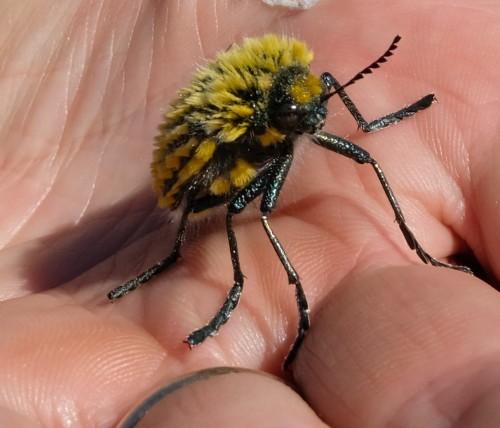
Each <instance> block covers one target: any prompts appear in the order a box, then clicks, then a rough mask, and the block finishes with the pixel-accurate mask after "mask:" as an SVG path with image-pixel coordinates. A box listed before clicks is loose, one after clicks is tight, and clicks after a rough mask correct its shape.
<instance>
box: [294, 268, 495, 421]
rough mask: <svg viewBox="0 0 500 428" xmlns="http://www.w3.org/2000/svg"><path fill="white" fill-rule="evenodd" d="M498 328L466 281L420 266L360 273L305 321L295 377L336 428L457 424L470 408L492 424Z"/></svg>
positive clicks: (486, 301) (470, 414) (485, 293)
mask: <svg viewBox="0 0 500 428" xmlns="http://www.w3.org/2000/svg"><path fill="white" fill-rule="evenodd" d="M499 323H500V299H499V297H498V293H497V292H496V291H495V290H493V289H492V288H490V287H489V286H487V285H485V284H482V283H481V282H480V281H478V280H477V279H475V278H474V277H472V276H469V275H465V274H461V273H457V272H451V271H448V270H445V269H437V268H425V267H411V268H390V269H384V270H380V271H377V272H372V273H365V274H363V275H360V276H358V277H355V278H352V279H350V280H349V281H346V282H345V283H344V284H343V286H340V287H339V288H338V289H336V291H335V293H333V294H332V295H331V296H330V298H329V299H328V300H327V301H326V303H325V305H324V307H323V308H322V309H321V310H320V311H319V313H318V314H317V316H316V317H314V318H313V323H312V330H311V332H310V334H309V336H308V337H307V338H306V341H305V342H304V346H303V349H302V350H301V352H299V356H298V359H297V361H296V364H295V367H294V373H295V377H296V380H297V382H298V383H299V385H300V387H301V388H302V390H303V391H304V394H305V397H306V399H307V400H308V402H309V403H310V404H311V406H312V407H313V408H314V409H315V410H316V411H317V412H318V413H319V414H321V415H322V416H323V417H324V420H325V421H326V422H327V423H329V424H332V425H334V426H338V427H344V426H345V427H347V426H348V427H351V428H352V427H366V426H389V425H390V426H426V427H433V426H443V424H452V423H456V424H459V423H460V422H463V421H464V420H465V419H466V418H475V417H478V415H479V414H480V413H481V412H479V411H478V409H484V411H485V412H488V414H481V417H488V418H491V420H497V421H498V420H499V418H500V410H499V409H500V406H496V407H495V406H492V405H491V400H493V401H494V402H498V396H499V394H500V367H499V364H498V362H499V360H500V340H499V339H498V325H499ZM495 396H496V397H497V398H496V399H495V398H494V397H495ZM488 403H490V405H488ZM470 422H471V421H470V420H469V425H468V426H480V424H479V425H478V424H474V423H470ZM481 426H482V425H481Z"/></svg>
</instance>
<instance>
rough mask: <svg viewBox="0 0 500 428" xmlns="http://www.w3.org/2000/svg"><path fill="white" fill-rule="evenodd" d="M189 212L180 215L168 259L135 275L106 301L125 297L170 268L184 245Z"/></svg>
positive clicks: (109, 295) (187, 210) (115, 290)
mask: <svg viewBox="0 0 500 428" xmlns="http://www.w3.org/2000/svg"><path fill="white" fill-rule="evenodd" d="M190 212H191V211H190V210H189V209H186V210H185V211H184V213H183V214H182V218H181V222H180V225H179V228H178V230H177V236H176V238H175V244H174V248H173V249H172V251H171V253H170V254H169V255H168V257H166V258H165V259H163V260H160V261H159V262H158V263H155V264H154V265H153V266H151V267H150V268H149V269H147V270H146V271H144V272H142V273H141V274H139V275H137V276H136V277H135V278H133V279H131V280H130V281H127V282H126V283H125V284H122V285H120V286H119V287H116V288H114V289H113V290H111V291H110V292H109V293H108V299H109V300H110V301H113V300H116V299H119V298H120V297H123V296H125V294H127V293H130V292H131V291H134V290H135V289H136V288H137V287H139V286H141V285H142V284H145V283H146V282H148V281H149V280H150V279H151V278H152V277H153V276H155V275H158V274H159V273H161V272H163V271H164V270H165V269H167V268H168V267H170V266H172V265H173V264H174V263H175V262H176V261H177V260H178V259H179V257H180V249H181V247H182V244H183V243H184V237H185V234H186V227H187V224H188V215H189V213H190Z"/></svg>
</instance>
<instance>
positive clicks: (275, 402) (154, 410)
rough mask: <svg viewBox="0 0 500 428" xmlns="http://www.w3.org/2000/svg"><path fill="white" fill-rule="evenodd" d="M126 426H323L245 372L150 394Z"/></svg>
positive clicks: (277, 388)
mask: <svg viewBox="0 0 500 428" xmlns="http://www.w3.org/2000/svg"><path fill="white" fill-rule="evenodd" d="M119 426H120V427H121V428H127V427H146V426H147V427H160V426H161V427H164V426H175V427H179V428H180V427H193V426H203V427H207V428H209V427H226V426H238V427H247V426H248V427H264V428H265V427H275V426H286V427H291V428H293V427H304V426H307V427H312V428H314V427H325V426H326V425H325V424H324V423H323V422H321V420H320V419H319V418H318V416H316V415H315V413H314V412H313V411H312V410H311V409H310V408H309V406H308V405H307V404H306V403H305V402H304V401H303V400H302V398H300V396H299V395H298V394H297V393H296V392H295V391H293V390H292V389H291V388H290V387H288V386H287V385H285V384H284V383H283V382H282V381H280V380H278V379H276V378H274V377H271V376H269V375H263V374H262V373H258V372H252V371H249V370H239V369H232V368H216V369H209V370H204V371H201V372H197V373H194V374H191V375H188V376H186V377H184V378H182V379H179V380H178V381H176V382H174V383H172V384H170V385H168V386H167V387H165V388H162V389H160V390H158V391H156V392H155V393H153V394H152V395H151V396H150V397H149V398H148V399H146V400H145V401H144V402H143V403H142V404H141V405H139V406H138V407H137V408H136V409H134V410H133V411H132V412H131V413H130V415H128V416H127V417H125V419H124V421H123V422H122V424H121V425H119Z"/></svg>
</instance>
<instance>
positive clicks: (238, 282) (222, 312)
mask: <svg viewBox="0 0 500 428" xmlns="http://www.w3.org/2000/svg"><path fill="white" fill-rule="evenodd" d="M232 219H233V213H231V212H228V213H227V215H226V231H227V239H228V242H229V251H230V253H231V262H232V264H233V272H234V284H233V286H232V287H231V290H230V291H229V294H228V295H227V297H226V300H225V302H224V303H223V304H222V306H221V308H220V309H219V311H218V312H217V313H216V314H215V316H214V317H213V318H212V319H211V320H210V322H209V323H208V324H207V325H205V326H204V327H202V328H200V329H199V330H195V331H193V332H192V333H191V334H190V335H189V336H188V338H187V339H186V343H187V344H188V345H189V346H190V347H191V346H195V345H198V344H200V343H201V342H203V341H204V340H205V339H206V338H207V337H209V336H215V335H216V334H217V333H218V331H219V330H220V328H221V327H222V326H223V325H224V324H225V323H226V322H227V321H228V320H229V318H230V317H231V314H232V313H233V310H234V308H236V306H237V305H238V302H239V301H240V297H241V291H242V289H243V278H244V277H243V273H242V272H241V268H240V259H239V256H238V245H237V242H236V235H235V234H234V230H233V223H232Z"/></svg>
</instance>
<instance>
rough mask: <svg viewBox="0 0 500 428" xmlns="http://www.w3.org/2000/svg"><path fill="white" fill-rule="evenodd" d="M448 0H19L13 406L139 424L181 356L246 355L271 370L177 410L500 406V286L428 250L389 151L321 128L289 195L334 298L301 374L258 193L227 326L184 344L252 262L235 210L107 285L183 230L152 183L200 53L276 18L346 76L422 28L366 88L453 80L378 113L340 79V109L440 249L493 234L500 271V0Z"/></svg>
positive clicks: (12, 122) (5, 250) (52, 420)
mask: <svg viewBox="0 0 500 428" xmlns="http://www.w3.org/2000/svg"><path fill="white" fill-rule="evenodd" d="M449 3H450V4H446V3H443V2H439V1H431V0H428V1H422V2H412V1H406V0H405V1H400V2H398V3H397V5H396V6H394V4H393V2H389V1H377V2H368V1H366V2H364V1H361V2H356V5H352V4H351V2H349V1H335V2H333V1H331V2H330V1H327V0H323V1H322V2H320V3H319V4H318V5H317V6H316V7H314V8H313V9H311V10H309V11H301V12H294V11H290V10H287V9H279V8H270V7H266V6H264V5H262V4H260V3H259V2H253V1H248V2H246V1H241V2H223V1H216V0H214V1H210V2H201V1H199V2H196V1H183V2H175V1H142V2H137V1H125V2H113V1H109V0H108V1H104V0H101V1H97V2H92V3H89V2H84V1H81V2H78V1H73V2H65V3H64V4H62V3H61V2H55V1H50V0H48V1H45V2H43V3H37V2H30V1H24V2H23V1H17V2H3V4H2V5H1V6H0V17H1V18H0V20H1V22H2V25H0V43H1V49H0V52H1V62H0V64H1V67H0V94H2V100H3V102H2V108H1V110H0V124H1V125H0V132H1V134H2V135H1V137H2V138H1V141H2V146H1V149H0V163H1V168H0V177H1V179H0V197H1V200H2V201H3V204H2V206H3V209H2V210H1V212H0V242H1V250H0V278H1V282H0V284H1V285H0V293H1V296H2V302H1V303H0V326H1V328H0V344H1V345H0V425H2V426H12V427H25V426H26V427H27V426H29V427H33V426H40V427H42V426H50V427H54V426H82V427H92V426H99V427H108V426H109V427H111V426H116V424H117V423H118V422H119V420H120V419H121V418H122V417H123V416H124V415H125V414H126V413H127V412H128V411H130V410H131V409H133V408H134V407H135V406H136V405H137V404H138V403H139V402H140V401H141V400H143V399H144V398H145V397H147V395H148V394H149V393H151V391H152V390H154V389H155V388H158V387H161V386H165V385H168V384H169V383H170V382H172V381H173V379H175V378H179V377H181V376H185V375H186V374H187V373H191V372H195V371H197V370H201V369H204V368H210V367H216V366H237V367H245V368H250V369H254V370H255V371H253V372H251V373H248V372H243V373H241V374H239V373H231V375H230V376H231V377H229V375H228V376H222V377H221V376H216V375H214V376H213V378H210V377H209V378H207V379H204V380H203V382H201V381H200V382H199V383H198V384H194V385H191V386H189V388H192V391H193V392H192V394H189V393H186V391H188V390H182V389H181V390H177V391H175V392H173V393H172V394H171V395H170V396H169V397H168V398H167V399H165V400H162V401H161V402H160V403H159V404H158V405H157V406H164V407H163V408H164V410H165V415H166V416H165V417H164V419H163V420H162V423H163V424H164V425H163V426H196V425H194V422H195V421H200V420H201V421H202V422H203V426H205V427H209V426H226V425H227V426H235V425H238V424H240V425H238V426H241V421H245V422H246V423H247V424H248V426H280V425H281V424H282V423H285V425H286V426H310V427H315V426H325V424H326V426H335V427H386V426H387V427H399V426H404V427H421V426H426V427H448V426H453V427H470V426H474V427H476V426H477V427H487V426H493V425H491V424H492V423H494V421H498V420H499V418H500V414H499V412H500V411H499V410H498V409H500V406H499V404H500V370H499V369H498V367H499V362H500V361H499V360H500V333H499V331H500V328H499V326H500V299H499V297H498V295H497V292H496V291H495V290H494V289H493V288H491V287H490V286H489V285H488V284H487V283H485V282H483V281H482V280H480V279H478V278H475V277H472V276H468V275H465V274H462V273H459V272H455V271H450V270H445V269H438V268H433V267H428V266H423V265H422V264H419V261H418V260H417V258H416V256H415V255H414V254H413V253H412V252H411V251H410V250H409V249H408V248H407V247H406V246H405V243H404V240H403V237H402V236H401V234H400V233H399V230H398V228H397V225H395V224H394V223H393V214H392V212H391V211H390V208H389V205H388V203H387V201H386V199H385V196H384V194H383V192H382V191H381V189H380V186H379V184H378V182H377V180H376V177H375V175H374V173H373V171H372V170H371V168H370V167H368V166H360V165H356V164H354V162H352V161H350V160H347V159H343V158H341V157H340V156H338V155H335V154H333V153H327V152H326V151H325V150H324V149H321V148H319V147H317V146H314V145H313V144H312V143H310V142H308V141H307V140H306V139H305V138H304V139H303V141H302V142H301V143H300V144H299V145H298V147H297V151H296V159H295V163H294V165H293V166H292V171H291V173H290V177H289V178H288V180H287V182H286V184H285V187H284V190H283V193H282V195H281V197H280V200H279V203H278V209H277V211H276V212H275V213H273V214H272V215H271V216H270V223H271V225H272V227H273V228H274V230H275V232H276V234H277V235H278V237H279V238H280V240H281V242H282V244H283V246H284V247H285V249H286V250H287V253H288V255H289V256H290V259H291V260H292V262H293V263H294V265H295V267H296V269H297V271H298V272H299V274H300V276H301V278H302V282H303V285H304V288H305V292H306V294H307V296H308V299H309V303H310V306H311V316H312V328H311V330H310V333H309V335H308V337H307V338H306V340H305V342H304V345H303V347H302V349H301V350H300V351H299V354H298V357H297V360H296V362H295V365H294V367H293V374H283V373H282V372H281V363H282V361H283V358H284V355H285V353H286V351H287V349H288V346H289V345H290V343H291V341H292V340H293V336H294V334H295V328H296V308H295V302H294V296H293V289H292V287H291V286H288V285H287V279H286V276H285V274H284V272H283V270H282V269H281V266H280V264H279V261H278V259H277V257H276V256H275V255H274V253H273V250H272V248H271V245H270V244H269V242H268V241H267V238H266V236H265V234H264V232H263V231H262V228H261V224H260V222H259V219H258V211H257V209H256V208H255V207H250V208H249V209H248V210H247V212H246V213H243V214H242V215H241V216H238V217H237V218H235V221H234V224H235V231H236V235H237V237H238V242H239V248H240V253H241V254H240V255H241V264H242V269H243V273H244V274H245V276H246V282H245V289H244V293H243V297H242V301H241V304H240V306H239V307H238V308H237V309H236V311H235V313H234V315H233V317H232V319H231V321H230V322H229V323H228V324H227V325H226V326H224V327H223V329H222V331H221V333H220V334H219V335H218V336H217V337H216V338H215V339H208V340H207V341H206V342H205V343H204V344H203V345H200V346H199V347H197V348H196V349H193V350H191V351H190V350H189V349H188V347H187V346H186V345H185V344H183V343H182V341H183V340H184V339H185V337H186V336H187V334H188V333H189V332H191V331H192V330H193V329H195V328H198V327H200V326H202V325H203V324H204V323H205V322H207V321H208V320H209V318H210V317H211V316H212V315H213V314H214V313H215V311H216V309H217V308H218V305H220V303H221V302H222V300H223V298H224V296H225V294H226V292H227V290H228V289H229V287H230V285H231V279H232V272H231V264H230V258H229V254H228V251H227V242H226V236H225V231H224V227H223V221H222V220H221V219H222V217H223V213H222V212H219V214H218V215H219V217H217V215H216V216H215V218H214V219H209V220H202V221H200V222H199V223H198V224H197V225H196V226H194V227H192V228H191V229H190V233H189V234H188V240H187V242H186V245H185V247H184V249H183V258H182V260H181V261H180V262H179V263H178V264H177V265H176V266H174V267H173V268H172V269H171V270H170V271H169V272H168V273H164V274H163V275H162V276H161V277H158V278H157V279H154V280H153V281H151V283H149V284H148V285H146V286H144V287H143V288H142V289H140V290H137V291H135V292H134V293H133V294H132V295H130V296H126V297H125V298H123V299H122V300H120V301H118V302H116V303H115V304H113V305H111V304H109V303H108V302H107V300H106V297H105V296H106V293H107V292H108V291H109V290H110V289H112V288H113V287H115V286H117V285H120V284H121V283H122V282H124V281H126V280H128V279H129V278H131V277H133V276H135V275H137V274H138V273H139V272H141V271H142V270H143V269H145V268H146V267H148V266H150V265H151V264H152V263H154V262H156V261H157V260H159V259H160V258H162V257H164V256H165V255H166V254H167V253H168V251H169V248H170V245H171V244H172V239H173V236H174V234H175V224H174V223H172V222H171V221H170V219H171V217H170V216H169V214H168V213H166V212H162V211H161V210H158V209H155V196H154V194H153V193H152V191H151V190H150V183H151V179H150V177H149V162H150V158H151V153H152V148H153V137H154V135H155V133H156V126H157V125H158V124H159V122H160V115H161V112H162V111H163V110H164V109H165V108H167V106H168V102H169V101H171V100H172V98H173V97H174V96H175V91H176V90H177V89H180V88H181V87H182V86H183V85H186V84H188V83H189V80H190V77H189V76H190V75H191V73H192V72H193V71H194V68H195V66H194V64H197V65H202V64H203V61H204V58H212V57H213V55H214V53H215V52H216V51H218V50H224V49H227V48H228V47H229V46H230V45H231V44H232V43H233V42H235V41H236V42H239V41H241V39H242V37H243V36H258V35H262V34H265V33H268V32H276V33H278V34H280V33H284V34H290V35H294V36H296V37H299V38H301V39H303V40H305V41H307V43H308V44H309V46H311V47H312V48H313V50H314V52H315V60H314V62H313V70H314V71H315V72H316V73H317V74H320V73H321V72H323V71H330V72H331V73H332V74H334V75H335V76H336V77H337V78H338V79H339V80H340V81H341V82H344V81H347V80H348V79H350V78H351V77H352V76H354V74H356V73H357V72H358V71H360V70H361V69H362V68H364V67H365V66H367V65H368V64H369V63H370V62H372V61H373V60H375V59H376V58H377V57H378V56H379V55H381V54H382V53H383V52H384V51H385V49H387V47H388V46H389V44H390V42H391V41H392V39H393V38H394V36H395V35H396V34H400V35H401V36H402V37H403V39H402V40H401V42H400V44H399V48H398V49H397V51H396V52H395V55H394V56H393V57H392V58H390V60H389V62H388V63H387V64H384V65H383V66H382V68H381V69H380V70H376V71H375V73H374V75H371V76H367V77H366V78H365V79H363V80H362V81H360V82H358V83H356V84H355V85H354V86H353V87H350V88H349V89H348V93H349V94H350V95H351V97H352V98H353V100H354V101H355V103H356V104H357V105H358V107H359V109H360V110H361V112H362V113H363V114H364V115H365V117H366V118H367V119H372V118H375V117H380V116H382V115H384V114H387V113H389V112H392V111H395V110H397V109H399V108H400V107H403V106H404V105H406V104H408V103H410V102H413V101H416V100H417V99H418V98H420V97H421V96H423V95H426V94H427V93H429V92H436V96H437V98H438V101H439V102H438V103H437V104H435V105H433V106H431V107H430V109H429V110H427V111H425V112H421V113H419V114H417V115H416V116H415V117H414V118H411V119H407V120H405V121H404V122H403V123H401V124H399V125H398V126H396V127H390V128H388V129H386V130H383V131H381V132H379V133H375V134H372V135H362V133H361V132H356V123H355V122H354V120H353V119H352V117H351V116H350V115H349V113H348V112H347V110H346V109H345V108H343V107H342V106H341V103H340V102H339V100H338V99H337V98H336V97H334V98H333V99H332V100H331V101H330V102H329V109H330V116H329V118H328V120H327V124H326V126H325V130H327V131H329V132H333V133H335V134H337V135H340V136H342V137H346V136H347V137H348V138H350V139H352V140H353V141H355V142H356V143H359V144H360V145H361V146H363V147H364V148H365V149H367V150H369V151H370V153H371V154H372V156H373V157H375V159H377V160H378V161H379V162H380V164H381V166H382V167H383V168H384V171H385V173H386V174H387V176H388V179H389V181H390V183H391V184H392V186H393V188H394V191H395V193H396V195H397V196H398V198H399V200H400V202H401V205H402V208H403V211H404V213H405V216H406V218H407V220H408V223H409V224H410V226H411V227H412V228H413V230H414V232H415V234H416V236H417V238H418V239H419V240H420V242H421V244H422V245H423V246H424V248H425V249H426V250H427V251H429V253H430V254H432V255H433V256H435V257H438V258H440V259H444V260H445V259H446V258H447V257H449V256H451V255H453V254H455V253H458V252H467V251H468V250H469V249H470V250H472V251H473V252H474V254H475V257H476V258H477V259H478V262H479V264H480V266H481V268H482V269H483V270H484V271H485V272H486V273H487V276H488V278H489V279H488V282H489V284H490V285H497V283H498V282H497V281H498V277H499V275H500V264H499V263H500V261H499V258H498V257H496V256H495V255H496V254H498V251H499V246H500V239H499V238H498V233H497V232H496V231H498V230H500V229H499V228H500V224H499V222H500V220H499V219H500V212H499V211H500V204H499V200H500V194H499V192H498V189H499V188H500V186H499V182H500V172H499V168H498V165H499V162H500V155H499V153H500V150H498V148H499V143H498V141H499V140H498V137H497V135H498V131H499V121H498V117H500V115H499V113H500V112H499V110H500V101H499V98H498V95H497V94H498V91H497V89H498V87H499V84H500V82H499V81H498V80H499V79H500V77H499V74H498V72H497V70H498V68H499V66H500V64H499V63H500V57H499V56H498V54H497V52H498V45H499V43H500V30H499V28H500V26H499V25H498V24H499V23H500V7H498V6H496V5H495V4H494V3H492V2H482V1H480V2H475V3H474V7H473V8H472V7H471V3H470V2H467V1H465V0H464V1H455V2H453V4H451V2H449ZM118 4H119V6H118ZM249 17H251V19H249ZM265 373H271V374H274V375H276V376H278V377H282V378H286V379H287V380H288V381H289V382H291V385H293V386H294V387H295V388H296V389H297V390H299V391H300V392H301V394H302V396H299V395H297V393H296V392H294V391H293V390H292V389H290V388H288V387H285V386H284V385H283V384H282V383H281V382H280V381H279V379H277V378H272V377H267V376H266V375H265ZM238 376H244V377H242V378H238ZM221 379H222V380H221ZM228 379H229V380H230V379H233V380H232V381H228ZM197 388H199V389H197ZM269 391H273V394H269ZM214 396H216V397H218V396H220V397H221V399H220V400H219V401H215V402H213V401H211V400H213V397H214ZM267 396H269V397H270V398H269V400H263V399H262V397H267ZM193 403H194V405H193ZM183 405H184V406H185V408H186V409H189V411H186V412H184V413H181V414H180V415H179V414H175V417H176V418H177V419H169V417H170V416H169V415H173V413H172V412H169V411H168V410H169V409H172V408H179V406H183ZM169 406H172V407H170V408H169ZM207 409H210V411H207ZM173 417H174V416H172V418H173ZM155 423H158V421H156V422H155ZM488 424H490V425H488ZM151 426H153V425H151ZM154 426H158V425H154Z"/></svg>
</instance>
